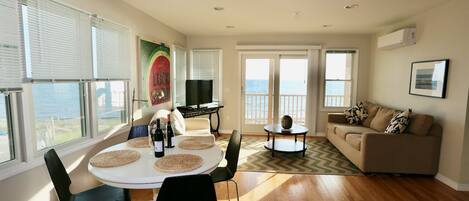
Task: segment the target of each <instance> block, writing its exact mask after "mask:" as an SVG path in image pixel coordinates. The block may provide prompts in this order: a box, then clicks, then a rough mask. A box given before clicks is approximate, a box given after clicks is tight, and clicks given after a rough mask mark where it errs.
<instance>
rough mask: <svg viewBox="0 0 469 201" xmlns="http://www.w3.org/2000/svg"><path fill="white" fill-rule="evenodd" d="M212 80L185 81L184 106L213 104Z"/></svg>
mask: <svg viewBox="0 0 469 201" xmlns="http://www.w3.org/2000/svg"><path fill="white" fill-rule="evenodd" d="M212 99H213V80H186V106H192V105H197V108H200V105H201V104H205V103H211V102H213V100H212Z"/></svg>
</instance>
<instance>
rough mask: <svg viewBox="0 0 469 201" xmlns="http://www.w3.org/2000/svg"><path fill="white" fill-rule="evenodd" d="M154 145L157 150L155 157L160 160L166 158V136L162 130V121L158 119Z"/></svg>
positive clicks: (153, 136)
mask: <svg viewBox="0 0 469 201" xmlns="http://www.w3.org/2000/svg"><path fill="white" fill-rule="evenodd" d="M152 138H153V145H154V148H155V157H156V158H160V157H163V156H164V136H163V131H162V130H161V128H160V119H156V130H155V132H154V133H153V135H152Z"/></svg>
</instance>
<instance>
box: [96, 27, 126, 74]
mask: <svg viewBox="0 0 469 201" xmlns="http://www.w3.org/2000/svg"><path fill="white" fill-rule="evenodd" d="M92 23H93V24H92V26H93V31H92V38H93V69H94V70H93V72H94V78H96V79H130V50H129V49H130V33H129V30H128V29H127V28H126V27H123V26H121V25H118V24H114V23H112V22H109V21H106V20H103V19H99V18H94V19H93V22H92Z"/></svg>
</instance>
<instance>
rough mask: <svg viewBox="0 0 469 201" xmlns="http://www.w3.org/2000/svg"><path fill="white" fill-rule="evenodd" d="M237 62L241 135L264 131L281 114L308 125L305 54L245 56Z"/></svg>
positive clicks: (306, 60) (308, 78)
mask: <svg viewBox="0 0 469 201" xmlns="http://www.w3.org/2000/svg"><path fill="white" fill-rule="evenodd" d="M241 59H242V61H241V63H242V70H243V76H242V98H241V99H242V100H241V101H242V106H243V107H242V108H243V111H242V113H243V115H242V129H243V132H245V133H261V132H264V131H263V127H264V126H265V125H266V124H271V123H280V121H281V117H282V116H283V115H290V116H291V117H292V118H293V122H294V123H296V124H300V125H306V124H308V122H307V120H308V119H310V118H311V117H309V115H311V113H309V112H307V111H308V109H309V107H308V98H309V96H308V88H309V87H311V86H309V85H310V84H308V83H310V82H309V80H310V79H311V78H310V77H311V76H309V75H310V74H311V73H310V71H309V70H308V68H309V67H308V66H310V65H309V58H308V55H307V54H306V52H300V53H288V54H274V53H272V54H256V53H246V54H243V55H242V57H241Z"/></svg>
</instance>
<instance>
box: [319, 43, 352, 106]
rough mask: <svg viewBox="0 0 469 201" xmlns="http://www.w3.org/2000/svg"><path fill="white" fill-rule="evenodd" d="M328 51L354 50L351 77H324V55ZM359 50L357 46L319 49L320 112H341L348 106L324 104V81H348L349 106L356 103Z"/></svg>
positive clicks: (325, 64)
mask: <svg viewBox="0 0 469 201" xmlns="http://www.w3.org/2000/svg"><path fill="white" fill-rule="evenodd" d="M328 51H355V53H354V55H353V57H352V74H351V77H350V78H351V79H350V80H348V79H343V80H342V79H340V80H339V79H326V66H327V63H326V55H327V52H328ZM359 58H360V51H359V49H357V48H326V49H322V50H321V59H320V62H321V65H320V73H319V75H320V100H319V103H320V111H321V112H343V111H344V110H345V109H347V108H348V107H328V106H325V101H324V98H325V96H326V81H350V82H351V83H352V86H351V90H352V93H351V97H350V106H353V105H355V104H356V102H357V101H356V100H357V80H358V71H359V60H360V59H359Z"/></svg>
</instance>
